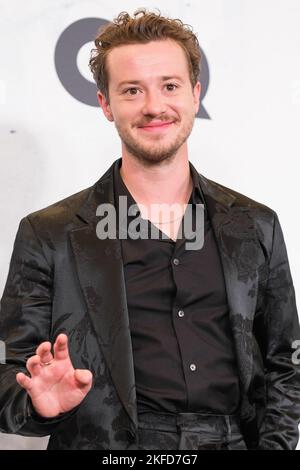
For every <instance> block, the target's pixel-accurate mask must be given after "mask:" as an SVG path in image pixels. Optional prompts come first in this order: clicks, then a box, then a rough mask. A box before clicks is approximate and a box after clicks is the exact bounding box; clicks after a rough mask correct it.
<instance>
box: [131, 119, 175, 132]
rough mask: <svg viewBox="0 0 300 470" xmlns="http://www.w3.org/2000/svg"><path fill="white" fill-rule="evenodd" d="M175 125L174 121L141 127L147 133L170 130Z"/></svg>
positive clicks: (152, 123) (153, 123)
mask: <svg viewBox="0 0 300 470" xmlns="http://www.w3.org/2000/svg"><path fill="white" fill-rule="evenodd" d="M173 124H174V121H169V122H162V121H160V122H151V123H150V124H146V125H145V126H141V127H139V129H142V130H143V131H146V132H157V131H164V130H167V129H169V128H170V127H171V126H172V125H173Z"/></svg>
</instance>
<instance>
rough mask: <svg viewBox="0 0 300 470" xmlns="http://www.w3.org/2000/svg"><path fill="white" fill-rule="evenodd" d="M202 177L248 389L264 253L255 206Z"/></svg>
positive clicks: (241, 371) (242, 378) (242, 376)
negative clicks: (253, 330)
mask: <svg viewBox="0 0 300 470" xmlns="http://www.w3.org/2000/svg"><path fill="white" fill-rule="evenodd" d="M199 177H200V185H201V188H202V191H203V194H204V198H205V202H206V207H207V210H208V213H209V217H210V220H211V223H212V227H213V230H214V233H215V237H216V241H217V245H218V249H219V253H220V258H221V262H222V265H223V272H224V278H225V285H226V291H227V299H228V305H229V316H230V323H231V328H232V332H233V338H234V343H235V349H236V357H237V365H238V370H239V375H240V381H241V385H242V387H243V389H244V392H247V389H248V387H249V384H250V380H251V374H252V364H253V356H252V323H253V318H254V314H255V308H256V300H257V288H258V267H259V265H260V263H261V262H263V260H264V257H263V253H262V249H261V247H260V244H259V241H258V238H257V231H256V227H255V221H254V219H253V214H252V213H251V208H250V207H248V206H246V205H243V206H238V205H235V204H234V203H235V200H236V197H235V196H234V195H233V193H232V192H229V191H228V190H226V189H225V188H223V187H220V186H219V185H217V184H216V183H214V182H212V181H210V180H207V179H206V178H204V177H203V176H202V175H199Z"/></svg>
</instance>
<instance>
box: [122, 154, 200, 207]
mask: <svg viewBox="0 0 300 470" xmlns="http://www.w3.org/2000/svg"><path fill="white" fill-rule="evenodd" d="M120 174H121V177H122V179H123V181H124V183H125V185H126V186H127V188H128V190H129V191H130V193H131V194H132V196H133V198H134V199H135V201H136V202H137V203H142V204H144V205H146V206H148V205H149V204H152V203H156V204H174V203H178V204H187V203H188V200H189V197H190V194H191V191H192V186H193V184H192V178H191V175H190V166H189V161H188V158H187V157H186V158H185V159H181V160H180V159H176V158H175V159H174V160H172V161H164V162H162V163H161V164H157V165H152V166H147V167H145V166H143V165H142V163H141V162H139V161H138V160H136V159H135V158H133V157H128V156H126V157H124V156H123V157H122V166H121V169H120Z"/></svg>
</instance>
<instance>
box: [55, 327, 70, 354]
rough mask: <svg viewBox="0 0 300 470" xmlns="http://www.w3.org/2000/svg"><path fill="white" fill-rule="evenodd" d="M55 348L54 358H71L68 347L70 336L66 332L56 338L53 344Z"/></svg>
mask: <svg viewBox="0 0 300 470" xmlns="http://www.w3.org/2000/svg"><path fill="white" fill-rule="evenodd" d="M53 349H54V359H58V360H62V359H68V358H69V349H68V337H67V335H65V334H64V333H61V334H60V335H58V337H57V338H56V341H55V343H54V346H53Z"/></svg>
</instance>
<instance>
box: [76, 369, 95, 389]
mask: <svg viewBox="0 0 300 470" xmlns="http://www.w3.org/2000/svg"><path fill="white" fill-rule="evenodd" d="M74 377H75V380H76V382H77V386H78V387H79V388H84V387H86V386H87V385H89V384H91V383H92V378H93V374H92V373H91V371H90V370H88V369H75V371H74Z"/></svg>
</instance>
